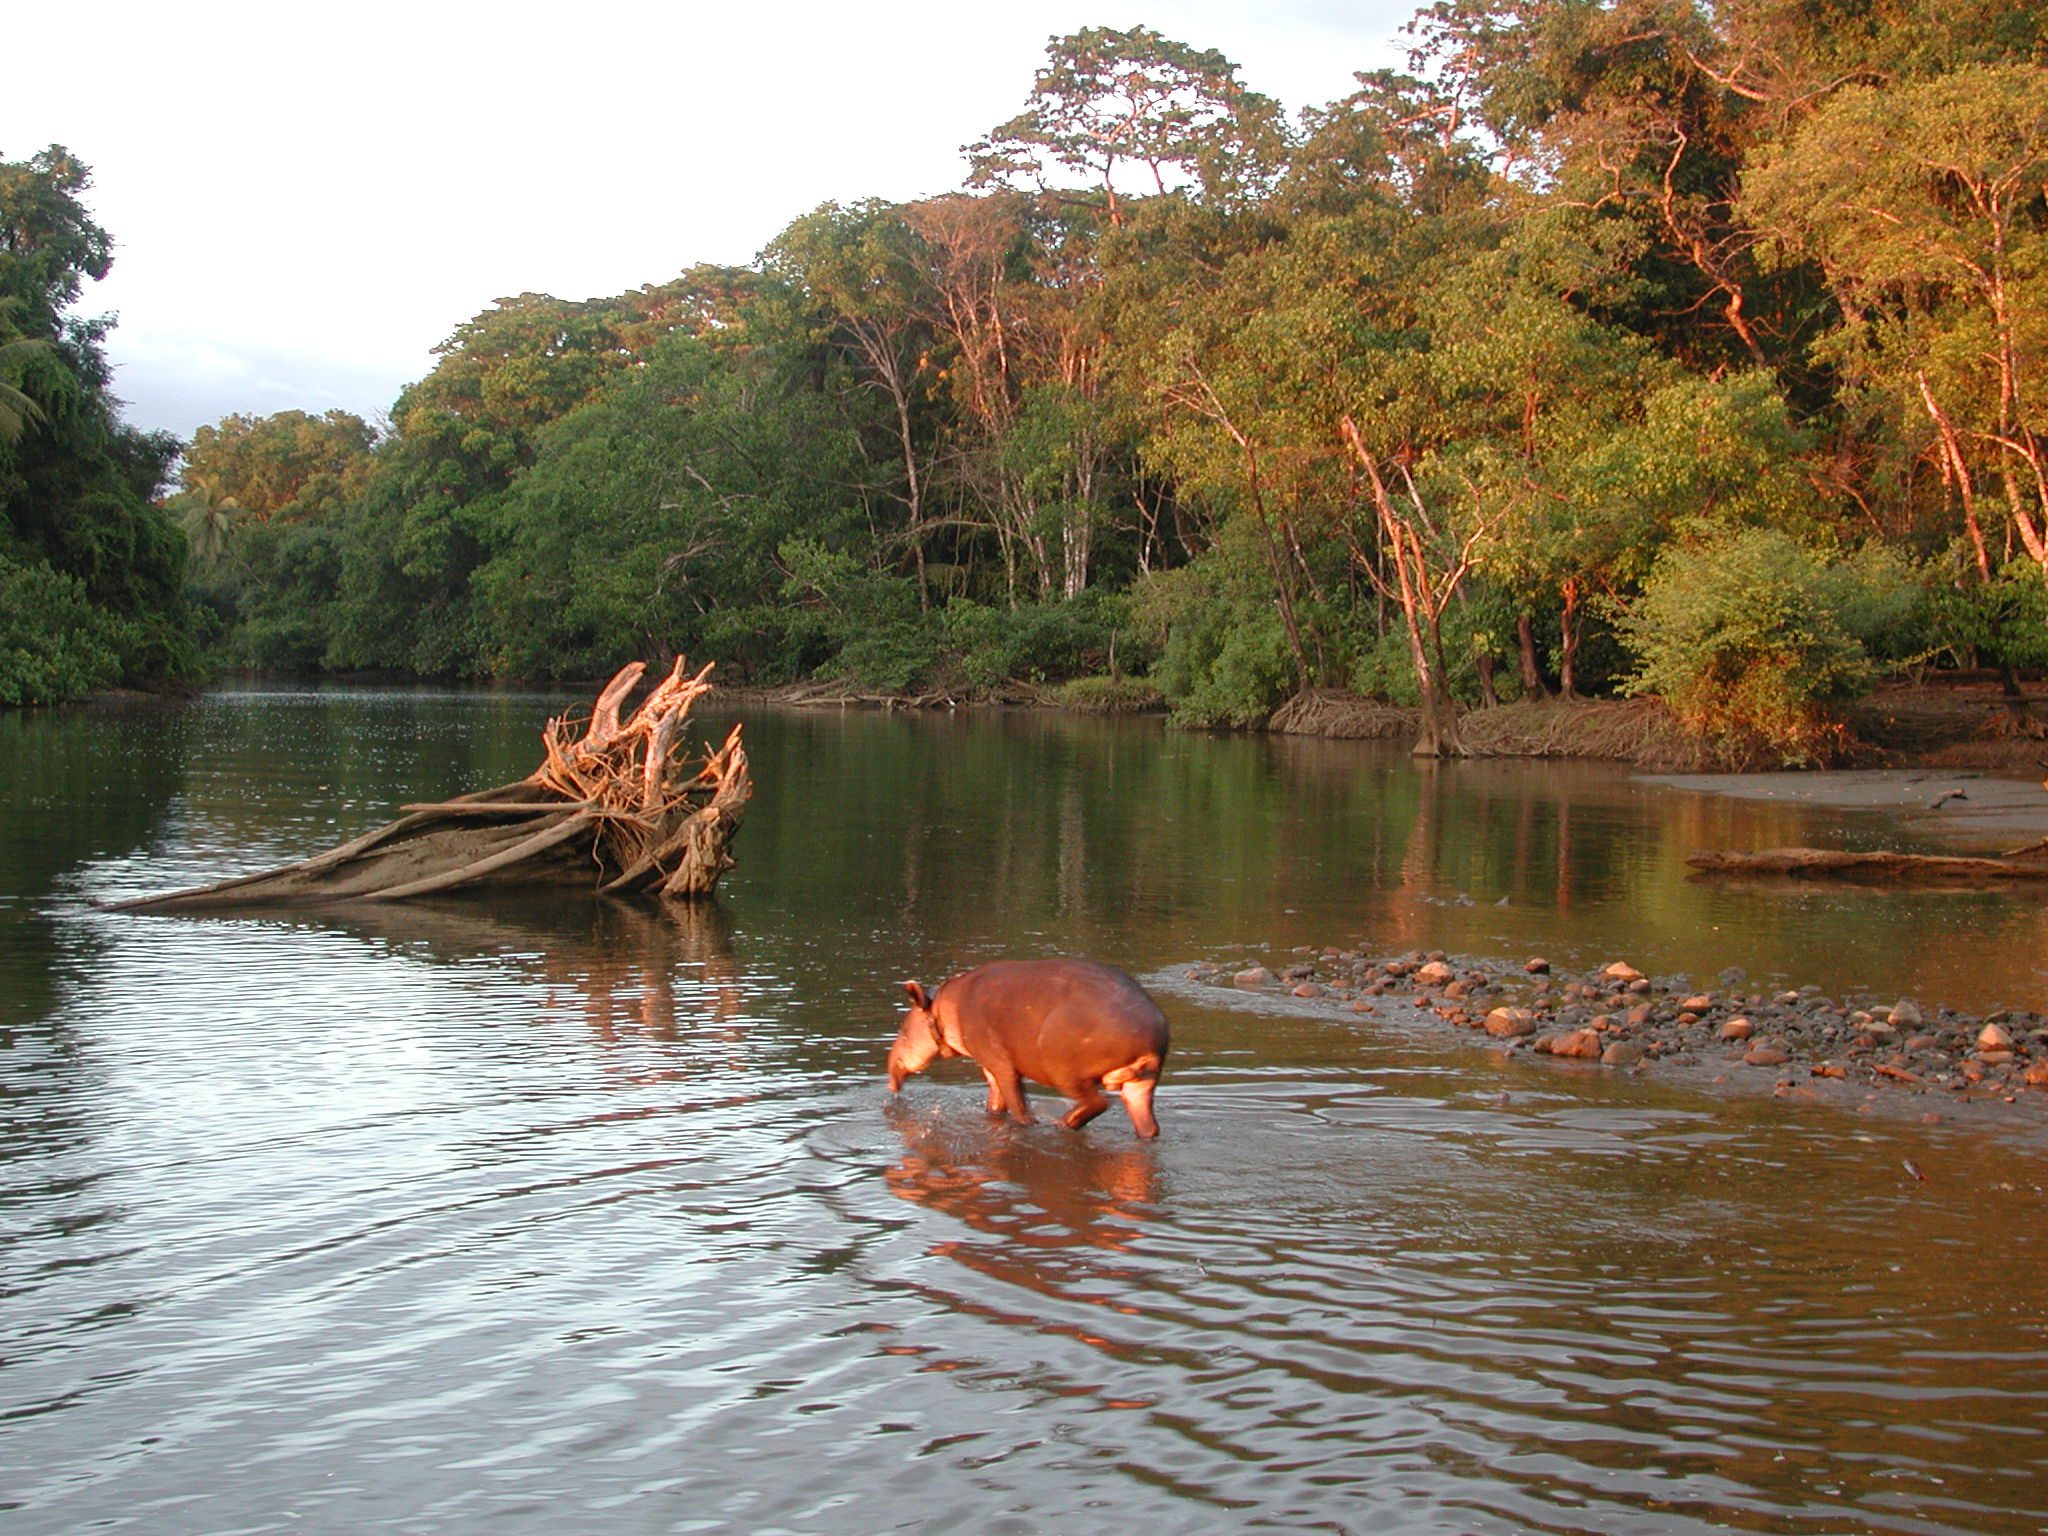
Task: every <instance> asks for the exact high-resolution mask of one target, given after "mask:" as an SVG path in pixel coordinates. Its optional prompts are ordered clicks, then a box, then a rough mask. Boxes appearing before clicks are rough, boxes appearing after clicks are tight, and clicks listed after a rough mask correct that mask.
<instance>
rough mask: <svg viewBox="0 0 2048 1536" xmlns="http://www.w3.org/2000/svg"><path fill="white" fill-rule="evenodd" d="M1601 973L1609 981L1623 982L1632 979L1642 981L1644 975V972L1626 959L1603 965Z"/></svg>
mask: <svg viewBox="0 0 2048 1536" xmlns="http://www.w3.org/2000/svg"><path fill="white" fill-rule="evenodd" d="M1600 974H1601V975H1602V976H1604V977H1606V978H1607V979H1608V980H1609V981H1613V982H1621V983H1623V984H1626V983H1628V982H1631V981H1640V980H1642V977H1643V973H1642V972H1641V971H1639V970H1637V969H1636V968H1635V967H1634V966H1632V965H1630V964H1629V963H1628V962H1627V961H1626V960H1616V961H1614V962H1613V963H1611V964H1609V965H1606V966H1603V967H1602V968H1601V971H1600Z"/></svg>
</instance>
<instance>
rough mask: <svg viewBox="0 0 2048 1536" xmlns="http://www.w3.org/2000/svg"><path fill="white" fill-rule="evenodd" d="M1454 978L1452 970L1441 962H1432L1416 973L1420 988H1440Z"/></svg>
mask: <svg viewBox="0 0 2048 1536" xmlns="http://www.w3.org/2000/svg"><path fill="white" fill-rule="evenodd" d="M1451 976H1452V971H1451V968H1450V967H1449V966H1448V965H1445V964H1444V963H1443V961H1441V960H1432V961H1430V962H1429V964H1427V965H1425V966H1423V967H1422V968H1421V969H1419V970H1417V971H1416V973H1415V981H1416V984H1417V985H1418V986H1424V987H1440V986H1442V985H1443V984H1444V983H1445V982H1447V981H1449V980H1450V979H1451Z"/></svg>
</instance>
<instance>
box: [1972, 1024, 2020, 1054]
mask: <svg viewBox="0 0 2048 1536" xmlns="http://www.w3.org/2000/svg"><path fill="white" fill-rule="evenodd" d="M1977 1049H1978V1050H1980V1051H2010V1050H2011V1049H2012V1036H2011V1035H2009V1034H2007V1033H2006V1032H2005V1030H2004V1029H2003V1028H2002V1027H2000V1026H1999V1025H1996V1024H1986V1025H1985V1026H1984V1027H1983V1028H1982V1029H1980V1030H1978V1031H1977Z"/></svg>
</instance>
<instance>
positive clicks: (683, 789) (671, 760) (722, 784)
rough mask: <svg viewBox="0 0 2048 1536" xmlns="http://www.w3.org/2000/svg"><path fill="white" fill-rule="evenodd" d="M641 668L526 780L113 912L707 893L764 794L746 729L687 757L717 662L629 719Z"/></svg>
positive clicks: (685, 675) (673, 677) (677, 674)
mask: <svg viewBox="0 0 2048 1536" xmlns="http://www.w3.org/2000/svg"><path fill="white" fill-rule="evenodd" d="M644 671H645V666H644V664H643V663H641V662H637V661H636V662H634V663H632V665H630V666H628V667H625V668H623V669H622V670H621V671H620V672H619V674H618V675H617V676H616V677H614V678H613V679H612V680H611V682H610V683H608V684H607V685H606V686H605V688H604V691H603V692H602V693H600V694H599V695H598V697H597V701H596V703H595V705H594V706H593V707H592V710H591V712H590V715H589V717H588V718H587V719H585V718H583V717H580V716H573V715H563V716H561V717H559V718H557V719H554V720H550V721H549V722H548V723H547V726H546V727H545V729H543V730H542V732H541V748H542V753H543V758H542V761H541V764H540V766H539V767H537V768H536V769H534V771H533V772H532V773H530V774H528V775H527V776H526V777H525V778H523V779H520V780H518V781H517V782H515V783H511V784H501V785H499V786H498V787H497V788H495V789H486V790H479V791H477V792H476V793H474V794H468V795H458V796H456V797H454V798H453V799H450V800H441V801H432V802H428V803H425V804H418V805H407V806H402V807H401V808H400V809H401V810H402V811H403V812H404V814H403V815H401V816H400V817H399V819H398V820H396V821H394V822H391V823H389V824H388V825H385V826H382V827H379V828H377V829H376V830H375V831H373V832H368V833H365V834H364V835H363V836H361V837H358V838H355V839H353V840H351V841H349V842H346V843H343V844H342V845H341V846H340V847H338V848H332V849H329V850H328V851H327V852H325V853H321V854H315V855H314V856H313V857H311V858H307V859H300V860H298V861H297V862H296V863H292V864H286V865H284V866H282V867H280V868H277V869H269V870H263V871H261V872H259V873H256V874H251V875H240V876H237V877H235V878H233V879H230V880H221V881H217V882H215V883H214V884H212V885H207V886H200V887H198V888H196V889H193V890H188V891H177V892H173V893H172V894H170V895H167V896H151V897H145V898H143V899H141V900H137V901H128V902H122V903H119V904H118V905H117V908H116V910H119V911H127V912H178V911H196V910H202V909H219V908H225V907H247V906H265V905H274V904H279V903H308V902H334V901H348V902H354V901H398V900H403V899H405V898H408V897H415V896H430V895H436V894H439V893H441V892H445V891H451V890H457V889H462V888H466V887H470V886H476V885H485V884H503V883H520V884H527V883H535V882H561V881H570V882H574V883H579V884H585V885H588V886H590V887H591V888H592V889H594V890H598V891H602V892H604V893H607V894H623V893H632V892H640V891H659V892H660V893H661V894H662V895H663V896H669V897H695V896H705V895H709V894H710V892H711V890H712V888H713V887H714V886H716V885H717V883H718V879H719V876H721V875H722V874H724V873H725V871H726V870H727V869H730V868H731V867H732V857H731V855H730V853H728V851H727V847H728V845H729V844H730V843H731V841H732V838H733V836H734V834H735V833H737V832H738V830H739V824H740V818H741V815H742V813H743V811H744V810H745V807H746V803H747V800H748V799H749V798H750V797H751V796H752V794H753V780H752V778H751V777H750V776H749V773H748V768H747V754H746V749H745V748H744V747H743V746H742V745H741V744H740V728H739V727H738V726H737V725H736V726H734V727H733V728H732V731H731V732H730V734H728V735H727V737H726V739H725V743H724V745H723V746H720V747H718V748H716V749H713V748H712V747H711V746H710V745H709V744H708V743H707V744H706V746H705V748H704V750H703V752H702V753H701V754H697V755H692V754H690V753H688V752H686V751H683V750H681V745H680V744H681V737H682V731H683V726H684V723H685V721H686V720H687V719H688V717H689V713H690V710H691V708H692V706H694V705H695V704H696V702H697V700H699V699H700V698H702V697H703V696H704V695H705V694H707V693H709V692H710V691H711V683H710V681H709V677H710V674H711V665H710V664H709V663H707V664H706V665H705V666H703V667H702V668H700V669H699V670H698V671H696V672H695V673H689V672H687V671H686V669H685V664H684V661H683V658H682V657H680V656H678V657H677V658H676V662H675V666H674V668H673V669H672V670H671V671H670V673H669V675H668V676H667V677H666V678H665V679H663V680H662V682H660V683H659V684H658V685H656V687H655V688H654V689H653V690H652V691H651V692H650V693H649V694H648V695H647V697H646V698H645V699H644V700H643V701H642V702H641V704H640V707H639V708H638V709H637V710H635V711H634V712H633V714H632V715H631V716H630V717H629V718H626V719H624V720H621V718H620V714H621V710H622V708H623V706H624V703H625V700H626V698H627V697H628V695H630V694H631V693H632V691H633V689H634V688H635V687H637V686H638V685H639V682H640V679H641V674H642V673H643V672H644Z"/></svg>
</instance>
